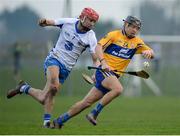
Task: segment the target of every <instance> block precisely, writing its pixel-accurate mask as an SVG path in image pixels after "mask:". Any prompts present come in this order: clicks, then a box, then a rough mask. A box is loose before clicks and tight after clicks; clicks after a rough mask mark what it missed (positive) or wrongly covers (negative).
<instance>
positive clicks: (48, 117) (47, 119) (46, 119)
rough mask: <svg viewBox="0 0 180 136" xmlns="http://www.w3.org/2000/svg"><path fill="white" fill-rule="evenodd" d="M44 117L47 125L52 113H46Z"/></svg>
mask: <svg viewBox="0 0 180 136" xmlns="http://www.w3.org/2000/svg"><path fill="white" fill-rule="evenodd" d="M43 119H44V125H46V123H47V122H50V119H51V114H48V113H45V114H44V117H43Z"/></svg>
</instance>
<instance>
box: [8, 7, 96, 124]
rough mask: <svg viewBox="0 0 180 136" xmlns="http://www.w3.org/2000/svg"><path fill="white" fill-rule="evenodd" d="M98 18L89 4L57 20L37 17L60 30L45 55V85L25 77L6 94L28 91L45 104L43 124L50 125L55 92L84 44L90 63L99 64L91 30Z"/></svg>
mask: <svg viewBox="0 0 180 136" xmlns="http://www.w3.org/2000/svg"><path fill="white" fill-rule="evenodd" d="M98 19H99V15H98V13H97V12H96V11H94V10H93V9H92V8H84V9H83V10H82V12H81V14H80V16H79V19H77V18H61V19H58V20H49V19H40V21H39V25H40V26H42V27H46V26H57V27H60V28H61V32H60V35H59V38H58V41H57V43H56V45H55V47H54V48H53V49H52V51H51V52H50V53H49V55H48V56H47V58H46V60H45V63H44V69H45V74H46V78H47V81H46V85H45V87H44V89H43V90H40V89H35V88H32V87H31V86H30V85H29V84H27V83H26V82H24V81H20V83H19V84H18V85H17V86H16V88H15V89H12V90H10V91H8V93H7V98H12V97H13V96H15V95H17V94H22V93H24V94H28V95H30V96H32V97H33V98H34V99H35V100H37V101H38V102H40V103H41V104H42V105H44V116H43V119H44V123H43V125H44V127H49V126H50V119H51V113H52V110H53V105H54V96H55V95H56V93H57V92H58V90H59V89H60V88H61V86H62V84H63V83H64V81H65V80H66V78H67V77H68V75H69V73H70V71H71V69H72V68H73V66H74V65H75V64H76V62H77V59H78V58H79V56H80V55H81V54H82V52H83V51H84V50H86V48H89V51H90V53H91V56H92V60H93V64H94V65H98V64H96V63H98V61H97V59H96V58H97V57H96V55H95V47H96V45H97V39H96V36H95V33H94V31H93V30H91V29H92V28H93V27H94V25H95V24H96V22H97V21H98Z"/></svg>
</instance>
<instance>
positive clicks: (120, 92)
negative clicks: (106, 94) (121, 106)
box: [114, 85, 123, 96]
mask: <svg viewBox="0 0 180 136" xmlns="http://www.w3.org/2000/svg"><path fill="white" fill-rule="evenodd" d="M114 91H115V92H116V95H117V96H119V95H121V94H122V92H123V87H122V86H121V85H119V86H117V87H115V89H114Z"/></svg>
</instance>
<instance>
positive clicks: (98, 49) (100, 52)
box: [96, 44, 111, 71]
mask: <svg viewBox="0 0 180 136" xmlns="http://www.w3.org/2000/svg"><path fill="white" fill-rule="evenodd" d="M96 55H97V57H98V59H99V61H100V63H101V65H102V69H103V70H105V71H110V70H111V68H110V67H109V66H108V65H107V63H106V61H105V59H104V56H103V49H102V46H101V45H100V44H97V46H96Z"/></svg>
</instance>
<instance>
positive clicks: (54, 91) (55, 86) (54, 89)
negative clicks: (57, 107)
mask: <svg viewBox="0 0 180 136" xmlns="http://www.w3.org/2000/svg"><path fill="white" fill-rule="evenodd" d="M58 88H59V83H56V84H51V85H50V87H49V91H50V92H51V95H52V96H55V95H56V94H57V92H58Z"/></svg>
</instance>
